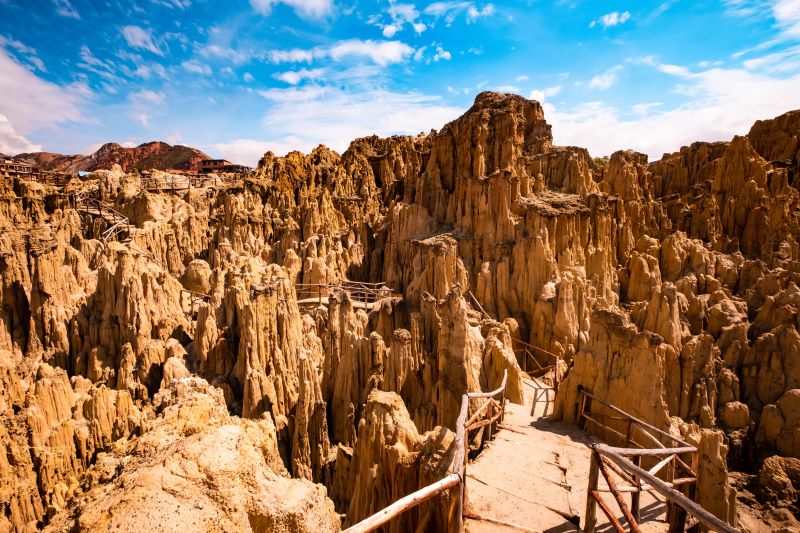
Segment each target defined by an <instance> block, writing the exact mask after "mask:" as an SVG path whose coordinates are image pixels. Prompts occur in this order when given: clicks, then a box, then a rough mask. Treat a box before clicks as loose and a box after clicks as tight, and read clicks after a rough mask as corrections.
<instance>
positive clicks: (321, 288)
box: [294, 280, 396, 308]
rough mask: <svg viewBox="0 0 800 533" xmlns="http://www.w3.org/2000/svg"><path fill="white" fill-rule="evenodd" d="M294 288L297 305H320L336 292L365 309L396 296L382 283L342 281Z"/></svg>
mask: <svg viewBox="0 0 800 533" xmlns="http://www.w3.org/2000/svg"><path fill="white" fill-rule="evenodd" d="M294 287H295V292H296V294H297V302H298V303H299V304H310V303H311V304H313V303H317V304H322V303H324V302H323V298H327V297H328V296H330V295H331V294H332V293H333V292H334V291H336V290H343V291H345V292H347V293H348V294H349V295H350V299H351V300H352V301H353V302H356V303H363V304H364V307H365V308H367V307H369V305H370V304H373V303H375V302H377V301H379V300H382V299H383V298H389V297H392V296H396V294H395V293H394V292H392V290H391V289H390V288H389V287H387V286H386V284H384V283H366V282H361V281H349V280H343V281H341V282H339V283H297V284H295V286H294Z"/></svg>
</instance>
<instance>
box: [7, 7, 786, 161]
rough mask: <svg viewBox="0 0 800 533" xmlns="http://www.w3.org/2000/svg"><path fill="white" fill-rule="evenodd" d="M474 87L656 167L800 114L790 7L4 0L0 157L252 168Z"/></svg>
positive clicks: (423, 119)
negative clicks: (118, 157)
mask: <svg viewBox="0 0 800 533" xmlns="http://www.w3.org/2000/svg"><path fill="white" fill-rule="evenodd" d="M482 90H500V91H506V92H515V93H518V94H522V95H524V96H526V97H531V98H535V99H537V100H540V101H542V102H543V103H544V105H545V113H546V116H547V119H548V121H549V122H550V123H551V124H553V133H554V137H555V141H556V143H558V144H562V145H578V146H585V147H588V148H589V149H590V151H591V152H592V154H593V155H606V154H610V153H611V152H613V151H614V150H617V149H623V148H634V149H637V150H639V151H642V152H645V153H647V154H648V155H650V157H651V159H657V158H659V157H660V156H661V154H662V153H664V152H667V151H675V150H677V149H679V148H680V146H681V145H683V144H687V143H688V142H691V141H693V140H720V139H729V138H730V137H731V136H733V135H734V134H741V133H746V132H747V130H748V129H749V126H750V124H752V122H753V121H754V120H756V119H758V118H770V117H773V116H776V115H778V114H780V113H783V112H785V111H787V110H790V109H796V108H800V0H695V1H689V0H666V1H655V2H645V1H639V2H634V1H629V2H597V1H589V0H560V1H554V2H544V1H536V0H529V1H525V0H519V1H509V2H503V1H499V0H494V1H492V2H487V1H483V0H456V1H444V2H427V1H417V2H390V1H386V0H381V1H377V0H371V1H357V0H249V1H248V0H230V1H225V2H213V1H211V0H139V1H121V0H106V1H90V0H0V152H2V153H6V154H13V153H18V152H22V151H35V150H47V151H52V152H59V153H90V152H91V151H93V150H95V149H96V148H97V147H99V146H100V145H101V144H102V143H105V142H109V141H114V142H119V143H122V144H125V145H137V144H140V143H142V142H145V141H150V140H163V141H166V142H170V143H173V144H174V143H180V144H187V145H190V146H194V147H197V148H200V149H202V150H204V151H206V152H207V153H209V154H211V155H213V156H221V157H227V158H228V159H231V160H233V161H235V162H238V163H245V164H250V165H254V164H255V163H256V162H257V160H258V158H259V157H260V155H261V154H263V153H264V152H265V151H266V150H268V149H271V150H273V151H275V152H276V153H280V154H283V153H286V152H287V151H288V150H291V149H300V150H303V151H308V150H310V149H312V148H313V147H314V146H316V145H317V144H319V143H324V144H326V145H328V146H330V147H332V148H334V149H336V150H339V151H343V150H344V149H346V147H347V145H348V143H349V141H350V140H352V139H353V138H355V137H358V136H364V135H369V134H372V133H377V134H379V135H390V134H394V133H409V134H416V133H419V132H421V131H429V130H430V129H432V128H436V129H438V128H440V127H441V126H442V125H443V124H445V123H446V122H448V121H449V120H452V119H454V118H456V117H457V116H459V115H460V114H461V113H463V112H464V111H465V110H466V109H468V108H469V106H470V105H471V103H472V101H473V99H474V97H475V95H476V94H477V93H478V92H480V91H482Z"/></svg>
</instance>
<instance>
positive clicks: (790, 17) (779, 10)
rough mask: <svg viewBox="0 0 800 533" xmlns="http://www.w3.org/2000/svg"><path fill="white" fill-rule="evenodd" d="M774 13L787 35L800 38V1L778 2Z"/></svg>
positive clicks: (779, 0) (778, 0)
mask: <svg viewBox="0 0 800 533" xmlns="http://www.w3.org/2000/svg"><path fill="white" fill-rule="evenodd" d="M772 13H773V16H774V17H775V20H776V21H777V22H778V26H779V27H780V28H781V29H782V30H783V33H784V34H785V35H787V36H788V37H792V38H800V0H777V1H776V2H775V5H774V6H773V7H772Z"/></svg>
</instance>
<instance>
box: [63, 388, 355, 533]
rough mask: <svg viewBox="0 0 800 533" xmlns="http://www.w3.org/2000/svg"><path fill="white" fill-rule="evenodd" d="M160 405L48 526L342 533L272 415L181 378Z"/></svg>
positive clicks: (159, 400)
mask: <svg viewBox="0 0 800 533" xmlns="http://www.w3.org/2000/svg"><path fill="white" fill-rule="evenodd" d="M154 403H155V406H156V410H157V411H159V415H158V417H157V418H156V419H154V420H152V421H151V423H150V428H149V431H147V433H146V434H145V435H143V436H142V437H141V438H139V439H136V440H135V441H132V442H129V443H121V444H120V445H119V446H118V447H116V448H115V449H114V450H113V451H111V452H110V453H106V454H103V455H102V456H100V457H99V458H98V460H97V463H96V464H95V465H94V466H93V467H92V468H91V469H90V470H89V471H88V472H87V475H86V479H85V481H84V484H85V485H86V487H85V488H86V489H87V490H86V493H85V495H84V496H83V498H82V500H81V501H80V503H79V504H78V505H77V506H75V507H74V508H71V509H69V513H68V515H67V516H59V517H57V519H56V520H54V521H53V523H52V524H51V525H50V526H49V527H48V528H47V529H48V530H52V531H65V530H69V531H96V530H98V529H114V530H119V531H131V532H132V531H141V530H142V528H145V529H150V530H159V531H160V530H167V529H174V528H175V527H178V528H190V529H201V530H205V529H214V530H217V531H276V532H286V533H289V532H292V533H294V532H329V531H339V517H338V515H337V514H336V513H335V512H334V510H333V503H332V502H331V501H330V500H329V499H327V498H326V496H325V489H324V488H323V487H321V486H320V485H314V484H312V483H311V482H309V481H303V480H292V479H289V478H288V476H287V474H286V471H285V470H284V468H283V463H282V462H281V459H280V456H279V453H278V450H277V449H276V448H275V444H276V434H275V432H276V428H275V426H274V424H273V423H272V419H271V418H270V417H266V418H262V419H260V420H258V421H247V420H242V419H239V418H235V417H231V416H230V415H229V414H228V412H227V410H226V409H225V402H224V398H223V396H222V393H221V391H220V390H219V389H215V388H213V387H210V386H209V385H208V384H207V383H206V382H205V381H203V380H202V379H198V378H184V379H180V380H176V381H173V382H172V383H170V385H169V386H168V387H165V388H164V389H162V390H161V391H160V392H159V393H158V394H157V395H156V397H155V399H154ZM220 495H224V499H221V498H220Z"/></svg>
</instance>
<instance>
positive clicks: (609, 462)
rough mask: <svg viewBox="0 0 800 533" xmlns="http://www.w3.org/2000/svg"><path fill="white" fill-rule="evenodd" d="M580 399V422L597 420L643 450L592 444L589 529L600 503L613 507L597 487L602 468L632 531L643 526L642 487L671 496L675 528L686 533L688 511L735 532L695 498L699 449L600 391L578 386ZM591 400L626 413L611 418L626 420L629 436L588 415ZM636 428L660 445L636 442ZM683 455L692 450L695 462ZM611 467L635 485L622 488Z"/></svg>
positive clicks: (708, 523)
mask: <svg viewBox="0 0 800 533" xmlns="http://www.w3.org/2000/svg"><path fill="white" fill-rule="evenodd" d="M579 397H580V401H579V406H580V407H579V416H578V419H579V421H583V420H590V421H592V422H593V423H595V424H598V425H599V426H600V427H601V428H603V429H605V430H608V431H610V432H612V433H614V434H616V435H618V436H620V437H621V438H622V439H624V440H625V445H626V446H631V445H634V446H638V448H629V447H626V448H621V447H613V446H608V445H605V444H596V445H593V446H592V448H593V453H592V462H591V468H590V472H589V486H588V487H587V494H588V496H587V500H586V513H585V516H586V523H585V527H584V531H585V532H586V533H592V532H593V531H594V527H595V520H596V517H595V515H596V511H595V506H596V505H599V506H600V508H601V509H602V510H603V512H604V513H606V514H608V510H609V508H608V504H607V502H605V501H603V499H602V496H601V495H600V491H601V489H600V488H599V487H598V486H597V482H598V477H599V476H598V472H602V474H603V477H604V478H605V479H606V482H607V484H608V492H610V493H612V495H613V496H614V498H615V499H616V501H617V503H618V505H619V507H620V509H621V510H622V512H623V514H624V515H625V518H626V519H627V521H628V524H629V526H630V527H631V530H632V531H637V530H638V527H639V525H638V521H639V502H640V495H641V492H642V491H656V492H658V493H660V494H661V495H662V496H664V497H665V498H666V499H667V501H668V503H669V504H670V505H668V507H667V509H668V513H667V514H668V520H669V522H670V531H683V528H684V526H685V521H686V514H687V513H689V514H691V515H692V516H694V517H695V518H696V519H697V520H698V521H699V522H700V523H701V524H703V525H704V526H705V527H707V528H709V529H711V530H713V531H719V532H722V533H732V532H734V531H736V529H735V528H733V527H732V526H730V525H729V524H727V523H725V522H724V521H723V520H720V519H719V518H717V517H716V516H714V515H713V514H711V513H710V512H709V511H707V510H705V509H703V508H702V507H701V506H700V505H698V504H697V503H696V502H694V501H692V498H694V494H695V491H696V483H697V472H698V466H699V457H698V450H697V447H695V446H692V445H691V444H689V443H687V442H686V441H684V440H683V439H680V438H678V437H676V436H674V435H671V434H669V433H667V432H665V431H663V430H660V429H658V428H657V427H655V426H653V425H651V424H648V423H647V422H644V421H643V420H640V419H638V418H636V417H634V416H633V415H630V414H629V413H627V412H625V411H623V410H622V409H620V408H619V407H617V406H615V405H613V404H611V403H609V402H606V401H604V400H601V399H600V398H597V397H596V396H595V395H593V394H592V393H590V392H588V391H586V390H584V389H582V388H581V389H579ZM592 401H597V402H598V403H600V404H601V405H603V406H605V407H607V408H609V409H611V410H612V411H614V412H615V413H617V414H620V415H622V417H612V418H614V419H616V420H626V421H627V425H628V427H627V434H622V433H621V432H619V431H616V430H615V429H613V428H611V427H608V426H606V425H605V424H603V423H601V422H599V421H597V420H596V419H595V418H593V417H592V416H589V414H588V413H587V411H590V409H589V408H588V407H590V406H591V402H592ZM587 406H588V407H587ZM595 416H597V415H595ZM634 428H636V429H638V430H639V431H640V432H641V433H642V435H645V436H647V438H648V439H649V440H650V441H651V442H649V443H648V444H649V445H650V446H655V447H652V448H644V447H643V446H641V444H639V443H637V442H635V441H634V440H633V438H632V429H634ZM655 435H659V436H661V437H662V438H666V439H668V440H670V441H671V442H673V443H675V444H677V446H676V447H667V446H665V445H664V444H663V443H662V442H661V441H660V440H659V439H658V438H657V437H656V436H655ZM681 454H691V466H690V465H688V464H687V463H686V462H685V461H684V460H682V459H681V458H680V455H681ZM645 458H648V459H649V460H650V461H651V463H650V464H653V463H654V465H653V466H651V467H650V468H649V470H647V469H644V468H642V467H641V463H642V460H643V459H645ZM631 459H632V460H631ZM665 468H666V470H665ZM678 469H682V470H685V471H686V474H688V476H687V475H686V474H679V473H678ZM611 471H613V472H614V473H615V474H617V475H618V476H619V477H621V478H622V479H623V481H624V482H626V483H630V485H623V486H618V485H617V484H616V483H615V482H614V481H613V479H611V474H610V472H611ZM659 472H662V475H663V476H665V477H666V480H664V479H659V478H658V477H656V475H655V474H658V473H659ZM679 475H683V476H684V477H678V476H679ZM679 487H680V488H682V490H683V491H685V492H686V494H684V493H683V492H681V491H679V490H677V488H679ZM625 492H630V493H631V508H630V509H628V507H627V504H626V503H625V502H624V500H623V498H622V494H623V493H625ZM615 527H616V526H615Z"/></svg>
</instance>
